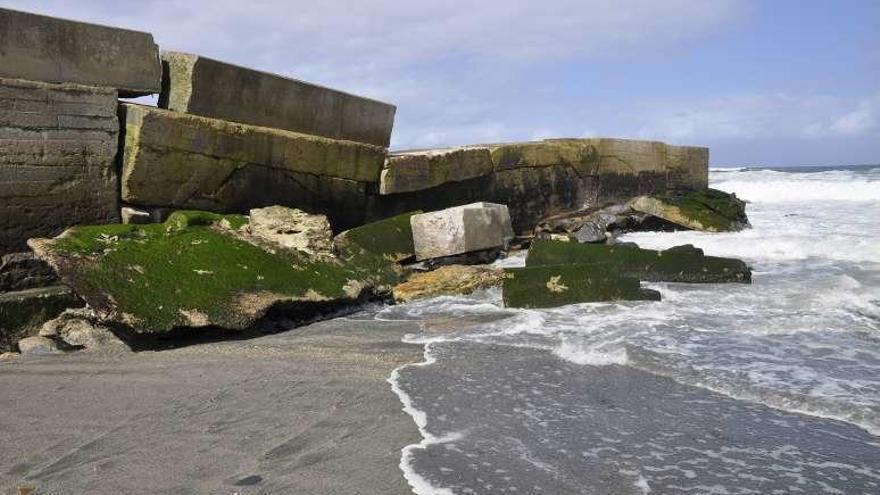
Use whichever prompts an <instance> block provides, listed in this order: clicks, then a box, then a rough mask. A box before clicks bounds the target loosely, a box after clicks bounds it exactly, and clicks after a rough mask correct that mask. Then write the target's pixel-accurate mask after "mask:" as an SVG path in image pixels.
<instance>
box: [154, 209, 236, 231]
mask: <svg viewBox="0 0 880 495" xmlns="http://www.w3.org/2000/svg"><path fill="white" fill-rule="evenodd" d="M248 223H249V219H248V216H247V215H236V214H230V215H223V214H220V213H211V212H208V211H198V210H180V211H175V212H174V213H172V214H171V215H169V216H168V219H166V220H165V227H166V228H168V229H173V230H182V229H185V228H186V227H195V226H200V225H201V226H207V225H221V226H222V227H223V228H226V229H229V230H239V229H241V228H242V227H245V226H246V225H248Z"/></svg>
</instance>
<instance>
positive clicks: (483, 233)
mask: <svg viewBox="0 0 880 495" xmlns="http://www.w3.org/2000/svg"><path fill="white" fill-rule="evenodd" d="M410 223H411V225H412V231H413V244H414V246H415V252H416V259H418V260H420V261H421V260H426V259H433V258H442V257H446V256H453V255H456V254H463V253H470V252H474V251H481V250H484V249H492V248H504V247H506V246H507V244H508V243H509V242H510V241H511V240H512V239H513V228H512V227H511V223H510V214H509V213H508V211H507V206H506V205H499V204H494V203H472V204H469V205H463V206H456V207H453V208H447V209H445V210H441V211H434V212H430V213H422V214H420V215H413V216H412V217H411V218H410Z"/></svg>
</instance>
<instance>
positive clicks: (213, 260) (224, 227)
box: [29, 211, 371, 334]
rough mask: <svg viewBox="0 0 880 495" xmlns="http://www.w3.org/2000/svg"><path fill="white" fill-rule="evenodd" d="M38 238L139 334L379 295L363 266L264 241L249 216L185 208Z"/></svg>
mask: <svg viewBox="0 0 880 495" xmlns="http://www.w3.org/2000/svg"><path fill="white" fill-rule="evenodd" d="M29 244H30V246H31V247H32V248H33V249H34V252H35V253H36V254H37V256H38V257H40V258H41V259H43V260H45V261H47V262H48V263H49V264H50V265H52V267H53V268H54V269H55V270H56V271H57V272H58V274H59V276H60V277H61V279H62V280H63V281H64V282H65V283H66V284H68V285H69V286H70V287H71V288H73V290H74V291H75V292H76V293H77V295H79V296H80V297H81V298H82V299H83V300H85V301H86V302H87V303H88V304H89V306H90V307H91V308H92V309H94V310H95V312H96V314H97V315H98V316H99V317H100V318H101V319H102V320H104V321H111V322H115V323H119V324H122V325H125V326H127V327H129V328H130V329H131V330H132V331H133V332H135V333H152V334H164V333H168V332H170V331H172V330H173V329H174V328H177V327H191V328H193V327H194V328H204V327H222V328H226V329H232V330H240V329H244V328H247V327H248V326H249V325H251V324H252V323H254V322H255V321H256V320H258V319H259V318H261V317H263V316H264V315H265V314H266V313H267V311H269V310H270V309H271V308H273V307H276V306H277V305H283V306H285V307H288V308H289V309H291V311H292V313H294V314H295V315H297V316H303V315H306V314H308V315H309V316H312V315H313V314H316V313H317V314H320V313H321V312H323V311H326V310H328V309H331V308H333V309H335V308H338V307H339V306H345V305H349V304H353V303H355V302H357V301H359V300H361V298H362V297H367V296H368V295H369V294H370V293H371V284H370V283H369V282H367V281H365V280H364V278H363V277H362V276H361V273H359V272H358V271H357V270H356V268H357V267H354V266H351V265H349V264H343V263H341V262H339V261H338V260H330V261H315V260H312V259H309V258H308V257H306V256H304V255H302V254H299V253H297V252H296V251H292V250H277V251H276V252H275V253H271V252H269V251H267V250H265V249H263V248H262V247H261V245H260V243H259V242H255V241H253V240H252V239H249V238H248V236H247V218H246V217H244V216H241V215H218V214H214V213H209V212H198V211H178V212H175V213H173V214H172V215H171V216H170V217H169V218H168V220H166V221H165V223H162V224H148V225H120V224H114V225H100V226H79V227H73V228H71V229H69V230H67V231H66V232H65V233H64V234H62V235H61V236H59V237H56V238H54V239H32V240H31V241H30V242H29Z"/></svg>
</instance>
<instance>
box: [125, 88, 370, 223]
mask: <svg viewBox="0 0 880 495" xmlns="http://www.w3.org/2000/svg"><path fill="white" fill-rule="evenodd" d="M121 108H122V110H123V114H124V115H123V119H124V122H125V139H124V149H123V157H122V180H121V182H122V198H123V201H124V202H126V203H128V204H130V205H132V206H150V207H166V208H175V209H200V210H209V211H217V212H238V213H247V212H248V210H250V209H251V208H259V207H263V206H270V205H281V206H290V207H296V208H300V209H302V210H305V211H308V212H311V213H324V214H326V215H327V216H328V217H329V218H330V221H331V223H332V224H333V227H334V229H336V230H337V231H338V230H342V229H345V228H348V227H352V226H354V225H359V224H360V223H363V220H364V216H365V214H366V202H367V186H368V185H369V184H370V183H375V182H376V181H378V178H379V172H380V170H381V168H382V164H383V163H384V161H385V149H384V148H381V147H378V146H372V145H369V144H363V143H356V142H353V141H340V140H335V139H328V138H323V137H318V136H311V135H306V134H300V133H296V132H291V131H284V130H278V129H269V128H266V127H257V126H251V125H244V124H237V123H233V122H228V121H224V120H218V119H209V118H205V117H198V116H195V115H186V114H180V113H177V112H170V111H167V110H162V109H158V108H152V107H144V106H140V105H133V104H123V105H122V107H121Z"/></svg>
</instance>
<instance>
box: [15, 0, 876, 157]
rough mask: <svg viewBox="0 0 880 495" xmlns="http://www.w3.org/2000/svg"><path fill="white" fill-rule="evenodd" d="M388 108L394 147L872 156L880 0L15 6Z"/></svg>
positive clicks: (221, 0) (216, 0) (76, 1)
mask: <svg viewBox="0 0 880 495" xmlns="http://www.w3.org/2000/svg"><path fill="white" fill-rule="evenodd" d="M0 4H2V5H4V6H7V7H11V8H17V9H21V10H28V11H33V12H39V13H45V14H50V15H58V16H62V17H68V18H74V19H80V20H86V21H92V22H100V23H104V24H112V25H119V26H125V27H130V28H134V29H141V30H146V31H150V32H152V33H154V35H155V36H156V40H157V42H158V43H159V44H160V46H161V48H163V49H169V50H180V51H189V52H193V53H199V54H203V55H206V56H210V57H213V58H217V59H220V60H225V61H229V62H233V63H237V64H240V65H245V66H249V67H254V68H259V69H263V70H268V71H272V72H277V73H280V74H285V75H289V76H293V77H297V78H301V79H305V80H309V81H313V82H317V83H321V84H326V85H330V86H333V87H336V88H339V89H343V90H346V91H350V92H353V93H357V94H363V95H366V96H371V97H374V98H378V99H381V100H384V101H388V102H391V103H395V104H396V105H397V106H398V113H397V120H396V122H395V131H394V137H393V144H392V145H393V146H394V147H396V148H413V147H433V146H446V145H456V144H468V143H477V142H496V141H510V140H522V139H534V138H542V137H580V136H615V137H633V138H644V139H659V140H664V141H668V142H672V143H676V144H695V145H703V146H709V147H710V148H711V161H712V164H713V165H714V166H737V165H777V166H779V165H802V164H815V165H820V164H857V163H878V162H880V29H878V28H880V1H877V0H873V1H872V0H839V1H828V0H826V1H789V0H764V1H758V0H664V1H660V0H616V1H612V0H541V1H517V0H482V1H480V2H474V1H465V0H444V1H442V2H440V1H433V2H423V1H419V0H409V1H403V0H396V1H392V0H360V1H333V0H323V1H316V0H309V1H300V0H250V1H247V2H242V1H240V0H193V1H185V0H138V1H134V2H128V1H121V0H90V1H86V0H27V1H15V0H13V1H5V2H4V1H0Z"/></svg>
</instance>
